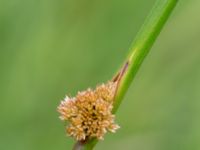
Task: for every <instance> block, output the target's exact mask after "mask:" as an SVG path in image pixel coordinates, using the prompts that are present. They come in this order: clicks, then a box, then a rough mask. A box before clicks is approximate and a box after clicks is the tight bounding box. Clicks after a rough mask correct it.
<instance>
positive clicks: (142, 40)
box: [58, 0, 178, 150]
mask: <svg viewBox="0 0 200 150" xmlns="http://www.w3.org/2000/svg"><path fill="white" fill-rule="evenodd" d="M177 2H178V0H158V1H157V2H156V3H155V6H154V7H153V8H152V10H151V12H150V13H149V15H148V16H147V18H146V20H145V22H144V24H143V26H142V27H141V29H140V31H139V32H138V34H137V36H136V37H135V39H134V41H133V43H132V45H131V47H130V50H129V55H128V57H127V58H126V59H125V62H124V63H123V65H122V67H121V69H120V70H119V71H118V73H117V74H116V75H115V76H114V77H113V79H112V80H111V81H109V82H108V83H106V84H102V85H100V86H97V87H96V89H94V90H92V89H87V90H86V91H83V92H78V93H77V96H76V97H66V98H65V100H64V101H62V102H61V104H60V105H59V106H58V111H59V113H60V118H61V119H62V120H64V121H67V122H68V125H67V127H66V131H67V133H68V135H69V136H71V137H73V138H75V140H76V141H77V142H76V144H75V145H74V148H73V149H74V150H92V149H93V148H94V146H95V145H96V144H97V142H98V140H101V139H103V137H104V135H105V134H106V133H107V132H108V131H110V132H115V131H116V130H117V129H118V128H119V126H118V125H117V124H116V123H115V120H114V119H115V115H114V114H115V113H116V111H117V109H118V107H119V106H120V104H121V102H122V100H123V97H124V95H125V94H126V92H127V90H128V88H129V86H130V84H131V82H132V80H133V79H134V77H135V75H136V73H137V71H138V69H139V68H140V66H141V64H142V62H143V60H144V58H145V56H146V55H147V54H148V52H149V50H150V48H151V47H152V45H153V43H154V42H155V40H156V38H157V37H158V35H159V33H160V31H161V30H162V28H163V26H164V24H165V23H166V21H167V19H168V17H169V15H170V14H171V12H172V10H173V9H174V7H175V5H176V4H177Z"/></svg>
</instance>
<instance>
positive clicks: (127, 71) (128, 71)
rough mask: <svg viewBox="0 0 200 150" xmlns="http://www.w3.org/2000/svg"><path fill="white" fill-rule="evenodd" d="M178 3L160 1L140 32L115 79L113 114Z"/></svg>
mask: <svg viewBox="0 0 200 150" xmlns="http://www.w3.org/2000/svg"><path fill="white" fill-rule="evenodd" d="M177 2H178V0H158V1H157V2H156V3H155V6H154V7H153V8H152V10H151V12H150V14H149V16H148V17H147V19H146V20H145V22H144V24H143V26H142V27H141V29H140V31H139V32H138V34H137V36H136V38H135V40H134V41H133V43H132V45H131V48H130V52H129V55H128V57H127V59H126V60H125V63H124V65H123V66H122V68H121V69H120V71H119V73H118V74H117V75H116V76H115V77H114V79H113V80H114V81H118V86H117V90H116V94H115V98H114V104H113V113H116V111H117V109H118V107H119V106H120V104H121V102H122V100H123V97H124V95H125V94H126V92H127V90H128V88H129V86H130V84H131V82H132V80H133V79H134V77H135V75H136V73H137V71H138V69H139V68H140V66H141V63H142V62H143V60H144V58H145V56H146V55H147V54H148V52H149V50H150V48H151V47H152V45H153V43H154V42H155V40H156V38H157V37H158V35H159V33H160V31H161V29H162V28H163V26H164V24H165V22H166V21H167V19H168V17H169V15H170V14H171V12H172V10H173V9H174V7H175V5H176V3H177ZM97 142H98V140H97V139H91V140H89V141H86V142H85V143H84V144H81V143H79V142H78V143H79V144H78V143H76V145H78V146H77V149H76V146H75V147H74V150H92V149H93V148H94V146H95V145H96V143H97Z"/></svg>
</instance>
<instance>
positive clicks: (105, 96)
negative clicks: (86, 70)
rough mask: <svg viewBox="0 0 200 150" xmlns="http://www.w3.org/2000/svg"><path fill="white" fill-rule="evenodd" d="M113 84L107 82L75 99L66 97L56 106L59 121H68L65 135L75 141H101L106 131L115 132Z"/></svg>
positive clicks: (79, 94) (114, 85) (79, 93)
mask: <svg viewBox="0 0 200 150" xmlns="http://www.w3.org/2000/svg"><path fill="white" fill-rule="evenodd" d="M115 89H116V83H115V82H108V83H107V84H102V85H100V86H97V87H96V90H91V89H88V90H86V91H83V92H78V94H77V95H76V97H74V98H69V97H67V96H66V98H65V99H64V101H62V102H61V104H60V105H59V106H58V112H59V113H60V119H61V120H65V121H68V123H69V124H68V125H67V127H66V131H67V134H68V135H69V136H71V137H74V138H75V139H76V140H85V139H88V138H92V137H94V138H98V139H103V136H104V134H105V133H106V132H107V131H110V132H115V131H116V130H117V129H118V128H119V126H118V125H117V124H115V123H114V119H115V116H114V115H113V114H112V112H111V111H112V104H113V97H114V93H115Z"/></svg>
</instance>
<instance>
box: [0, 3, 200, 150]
mask: <svg viewBox="0 0 200 150" xmlns="http://www.w3.org/2000/svg"><path fill="white" fill-rule="evenodd" d="M154 2H155V0H148V1H147V0H123V1H121V0H58V1H55V0H0V149H1V150H70V149H71V147H72V145H73V142H74V141H73V140H72V139H71V138H68V137H66V135H65V132H64V123H63V122H61V121H60V120H59V119H58V116H59V114H58V113H57V111H56V107H57V106H58V104H59V103H60V100H61V99H63V97H64V96H65V94H70V95H74V94H76V91H78V90H84V89H86V88H87V87H95V85H96V84H98V83H101V82H106V81H107V80H109V79H111V78H112V76H113V74H114V73H115V72H116V71H117V69H118V68H119V66H120V65H121V64H122V62H123V60H124V58H125V57H126V55H127V52H128V51H127V50H128V48H129V46H130V44H131V41H132V39H133V38H134V37H135V35H136V33H137V31H138V30H139V28H140V26H141V25H142V23H143V21H144V19H145V17H146V16H147V14H148V13H149V11H150V9H151V8H152V6H153V4H154ZM199 14H200V1H199V0H190V1H189V0H180V1H179V3H178V5H177V7H176V9H175V11H174V12H173V14H172V15H171V17H170V19H169V21H168V22H167V24H166V26H165V27H164V29H163V30H162V32H161V34H160V36H159V38H158V40H157V41H156V43H155V44H154V46H153V48H152V50H151V52H150V53H149V55H148V57H147V58H146V59H145V61H144V63H143V65H142V67H141V69H140V70H139V72H138V74H137V76H136V78H135V80H134V82H133V84H132V85H131V87H130V89H129V91H128V93H127V95H126V97H125V99H124V101H123V103H122V105H121V107H120V109H119V111H118V113H117V122H118V123H119V124H120V126H121V129H120V130H119V131H118V132H117V133H116V134H108V135H107V136H106V138H105V140H104V141H103V142H99V143H98V145H97V147H96V150H102V149H106V150H110V149H115V150H122V149H124V150H199V149H200V44H199V40H200V16H199Z"/></svg>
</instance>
